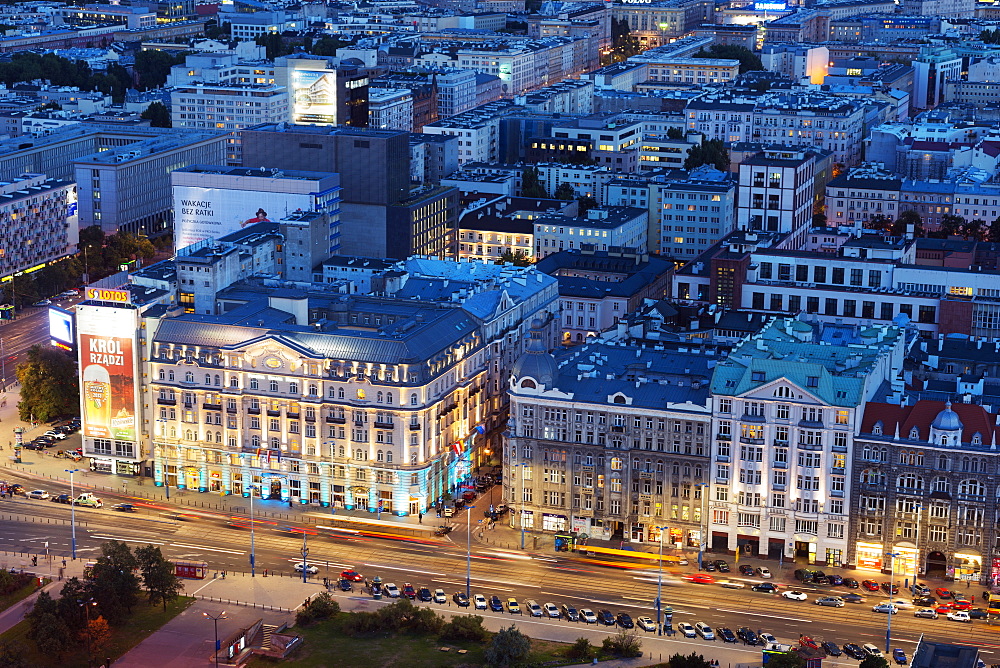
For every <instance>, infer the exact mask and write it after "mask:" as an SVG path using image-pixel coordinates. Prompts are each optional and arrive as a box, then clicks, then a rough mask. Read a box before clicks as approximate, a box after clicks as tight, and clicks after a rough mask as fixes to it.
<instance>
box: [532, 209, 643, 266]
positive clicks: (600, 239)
mask: <svg viewBox="0 0 1000 668" xmlns="http://www.w3.org/2000/svg"><path fill="white" fill-rule="evenodd" d="M648 220H649V212H648V211H647V210H646V209H638V208H634V207H627V206H616V207H597V208H594V209H590V210H589V211H587V213H586V215H585V216H579V217H576V218H567V217H565V216H539V217H538V218H535V220H534V225H535V233H534V236H535V239H534V241H535V257H536V258H537V259H539V260H540V259H542V258H544V257H546V256H548V255H551V254H552V253H555V252H557V251H561V250H568V249H574V248H576V249H580V248H583V247H584V246H590V247H592V248H593V249H594V250H600V251H607V250H613V249H614V248H620V249H629V250H630V251H631V252H635V253H640V254H643V253H645V252H646V234H647V229H646V228H647V223H648Z"/></svg>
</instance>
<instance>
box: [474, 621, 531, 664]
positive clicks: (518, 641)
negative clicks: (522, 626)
mask: <svg viewBox="0 0 1000 668" xmlns="http://www.w3.org/2000/svg"><path fill="white" fill-rule="evenodd" d="M530 653H531V640H529V639H528V636H526V635H524V634H523V633H521V632H520V631H518V630H517V627H516V626H514V625H513V624H511V625H510V626H509V627H507V628H501V629H500V630H499V631H497V633H496V635H494V636H493V639H492V640H491V641H490V644H489V645H487V646H486V651H485V652H484V653H483V657H484V658H485V659H486V665H488V666H495V667H496V668H510V667H512V666H517V665H519V664H520V663H522V662H523V661H524V660H525V659H527V658H528V654H530Z"/></svg>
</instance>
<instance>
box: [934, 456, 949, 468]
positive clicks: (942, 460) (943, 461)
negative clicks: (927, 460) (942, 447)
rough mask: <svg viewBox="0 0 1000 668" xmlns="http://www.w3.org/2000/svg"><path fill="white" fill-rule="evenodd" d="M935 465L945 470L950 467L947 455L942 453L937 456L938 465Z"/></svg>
mask: <svg viewBox="0 0 1000 668" xmlns="http://www.w3.org/2000/svg"><path fill="white" fill-rule="evenodd" d="M937 467H938V469H939V470H941V471H947V470H949V469H950V468H951V466H950V465H949V459H948V458H947V457H945V456H944V455H941V456H940V457H938V465H937Z"/></svg>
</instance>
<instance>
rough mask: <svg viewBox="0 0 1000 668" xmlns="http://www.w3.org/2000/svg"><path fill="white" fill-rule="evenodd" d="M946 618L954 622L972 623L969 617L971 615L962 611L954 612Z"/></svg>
mask: <svg viewBox="0 0 1000 668" xmlns="http://www.w3.org/2000/svg"><path fill="white" fill-rule="evenodd" d="M945 616H946V617H947V618H948V619H950V620H951V621H953V622H970V623H971V622H972V617H970V616H969V613H967V612H964V611H961V610H952V611H951V612H949V613H948V614H947V615H945Z"/></svg>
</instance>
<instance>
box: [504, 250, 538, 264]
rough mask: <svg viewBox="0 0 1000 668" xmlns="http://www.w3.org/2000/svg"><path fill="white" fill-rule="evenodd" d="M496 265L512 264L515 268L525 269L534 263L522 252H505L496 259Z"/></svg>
mask: <svg viewBox="0 0 1000 668" xmlns="http://www.w3.org/2000/svg"><path fill="white" fill-rule="evenodd" d="M497 264H512V265H514V266H515V267H527V266H529V265H531V264H534V262H533V261H532V259H531V256H530V255H528V254H527V253H525V252H524V251H522V250H519V251H514V252H511V251H506V252H504V254H503V255H501V256H500V257H499V258H498V259H497Z"/></svg>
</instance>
